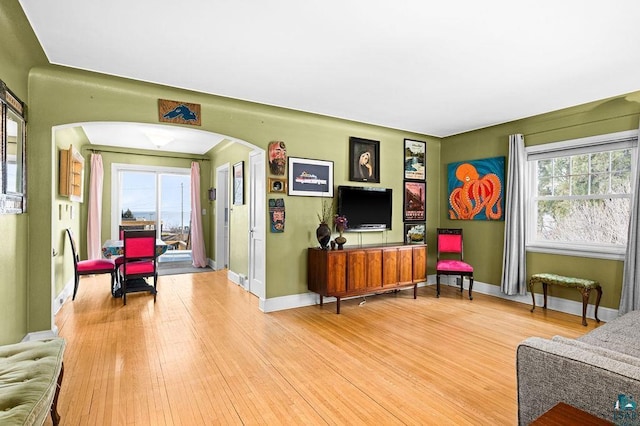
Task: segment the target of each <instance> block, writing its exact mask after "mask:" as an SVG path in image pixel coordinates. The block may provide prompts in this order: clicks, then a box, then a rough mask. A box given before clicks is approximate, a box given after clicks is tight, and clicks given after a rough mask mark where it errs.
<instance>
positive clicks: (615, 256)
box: [526, 244, 625, 261]
mask: <svg viewBox="0 0 640 426" xmlns="http://www.w3.org/2000/svg"><path fill="white" fill-rule="evenodd" d="M526 251H527V252H528V253H547V254H557V255H561V256H577V257H590V258H594V259H606V260H619V261H624V256H625V252H624V250H621V249H613V248H602V247H599V248H596V247H593V248H590V247H580V248H577V247H566V246H563V245H560V244H554V245H551V244H549V245H547V244H527V246H526Z"/></svg>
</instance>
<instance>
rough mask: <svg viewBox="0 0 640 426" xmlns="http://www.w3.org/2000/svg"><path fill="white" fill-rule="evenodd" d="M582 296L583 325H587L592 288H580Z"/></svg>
mask: <svg viewBox="0 0 640 426" xmlns="http://www.w3.org/2000/svg"><path fill="white" fill-rule="evenodd" d="M578 290H579V291H580V293H581V294H582V325H585V326H586V325H587V305H588V304H589V295H590V294H591V289H590V288H578Z"/></svg>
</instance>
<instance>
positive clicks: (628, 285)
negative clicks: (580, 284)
mask: <svg viewBox="0 0 640 426" xmlns="http://www.w3.org/2000/svg"><path fill="white" fill-rule="evenodd" d="M638 133H639V134H640V130H639V131H638ZM632 161H633V162H635V175H634V177H633V182H634V183H633V185H634V187H633V188H632V190H631V218H630V219H629V237H628V238H627V252H626V254H625V257H624V270H623V274H622V292H621V294H620V307H619V308H618V315H624V314H626V313H627V312H630V311H635V310H638V309H640V269H638V267H639V266H640V258H639V257H638V256H640V247H638V243H639V242H638V220H639V219H640V217H639V214H640V197H639V196H638V191H639V190H640V170H639V169H638V168H639V167H640V141H639V143H638V148H637V149H636V157H635V158H634V159H633V160H632Z"/></svg>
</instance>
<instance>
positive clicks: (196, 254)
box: [190, 161, 207, 268]
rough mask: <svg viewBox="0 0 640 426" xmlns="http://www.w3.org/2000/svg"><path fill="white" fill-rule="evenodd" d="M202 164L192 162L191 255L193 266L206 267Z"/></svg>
mask: <svg viewBox="0 0 640 426" xmlns="http://www.w3.org/2000/svg"><path fill="white" fill-rule="evenodd" d="M200 209H201V207H200V164H198V163H197V162H195V161H194V162H193V163H191V229H190V232H191V255H192V257H193V266H194V267H196V268H204V267H206V266H207V253H206V251H205V248H204V235H203V234H202V215H201V214H200Z"/></svg>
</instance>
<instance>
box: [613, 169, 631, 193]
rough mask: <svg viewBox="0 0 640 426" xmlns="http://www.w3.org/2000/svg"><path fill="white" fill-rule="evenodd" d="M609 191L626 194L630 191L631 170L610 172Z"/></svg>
mask: <svg viewBox="0 0 640 426" xmlns="http://www.w3.org/2000/svg"><path fill="white" fill-rule="evenodd" d="M611 192H612V193H613V194H628V193H630V192H631V170H628V171H626V172H617V173H611Z"/></svg>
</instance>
